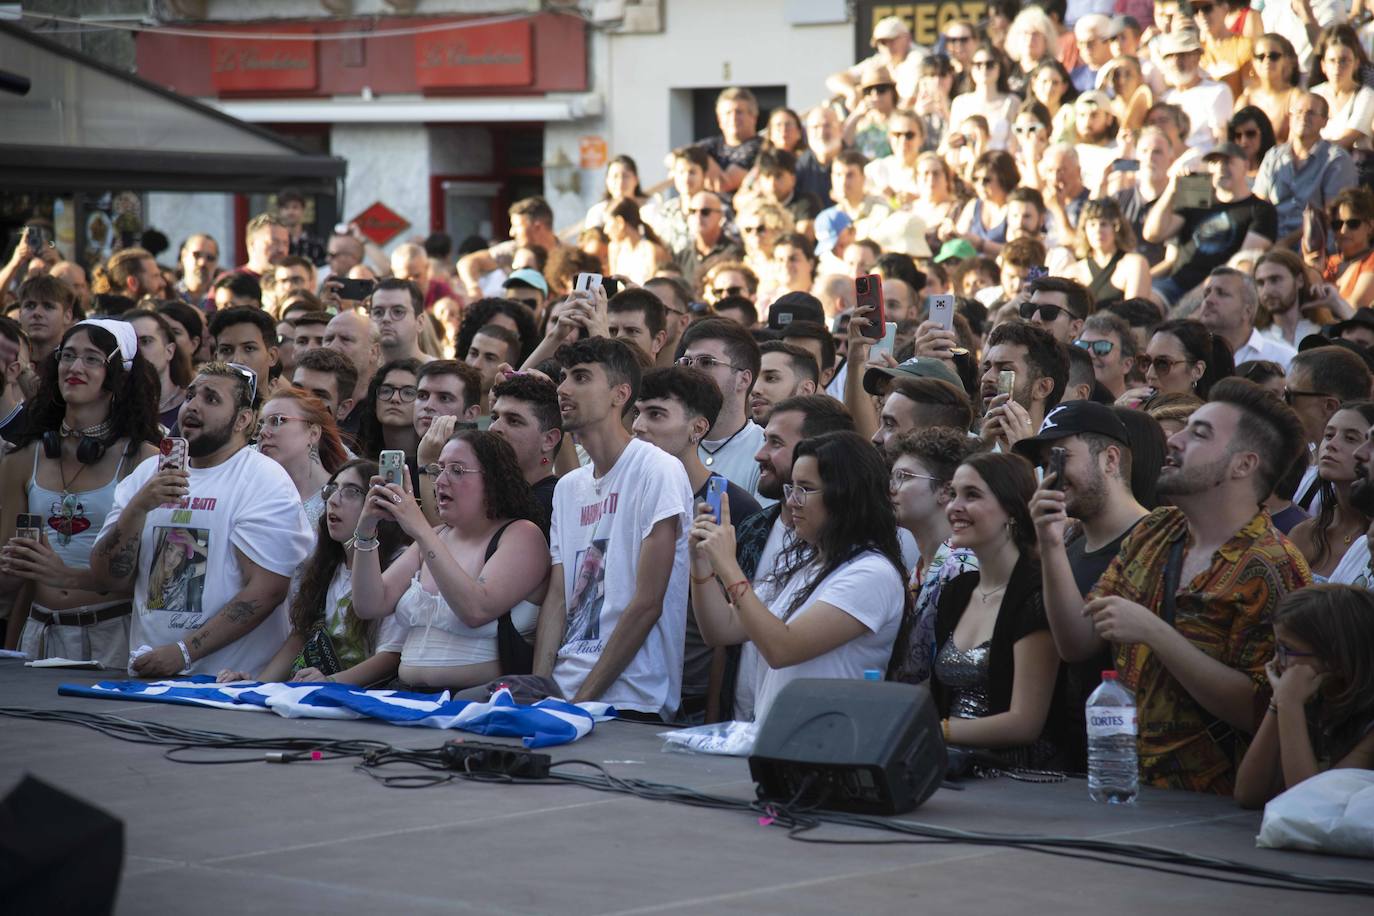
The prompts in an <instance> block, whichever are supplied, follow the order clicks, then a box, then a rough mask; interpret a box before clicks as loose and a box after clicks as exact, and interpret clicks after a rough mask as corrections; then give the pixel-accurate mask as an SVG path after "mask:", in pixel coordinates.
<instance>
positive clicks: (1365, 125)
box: [1312, 83, 1374, 150]
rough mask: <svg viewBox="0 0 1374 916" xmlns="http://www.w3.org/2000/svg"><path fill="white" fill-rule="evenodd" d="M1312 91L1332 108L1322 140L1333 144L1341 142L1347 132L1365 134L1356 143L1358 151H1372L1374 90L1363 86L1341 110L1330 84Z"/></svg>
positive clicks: (1316, 87)
mask: <svg viewBox="0 0 1374 916" xmlns="http://www.w3.org/2000/svg"><path fill="white" fill-rule="evenodd" d="M1312 91H1313V92H1315V93H1316V94H1317V95H1319V96H1321V97H1322V98H1324V99H1326V103H1327V105H1328V106H1330V108H1331V116H1330V118H1328V119H1327V122H1326V126H1325V127H1323V128H1322V139H1323V140H1330V141H1332V142H1333V143H1334V142H1335V141H1336V140H1339V139H1340V138H1341V137H1342V136H1343V135H1344V134H1345V132H1346V131H1350V130H1354V131H1359V132H1360V133H1362V134H1364V136H1363V137H1361V138H1360V139H1359V140H1357V141H1355V148H1356V149H1366V150H1367V149H1370V148H1371V145H1372V144H1371V143H1370V136H1371V134H1374V89H1370V88H1369V87H1368V86H1361V87H1360V88H1359V90H1358V91H1357V92H1356V93H1355V94H1354V95H1353V96H1351V98H1350V101H1348V102H1346V103H1345V104H1344V105H1342V106H1340V107H1339V108H1338V107H1336V100H1335V98H1334V96H1335V95H1336V93H1335V90H1333V89H1332V87H1331V84H1330V83H1322V84H1321V85H1319V86H1313V87H1312Z"/></svg>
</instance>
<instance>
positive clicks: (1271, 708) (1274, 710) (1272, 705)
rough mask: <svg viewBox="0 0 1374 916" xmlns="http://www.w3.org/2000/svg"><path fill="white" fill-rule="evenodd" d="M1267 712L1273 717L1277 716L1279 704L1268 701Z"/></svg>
mask: <svg viewBox="0 0 1374 916" xmlns="http://www.w3.org/2000/svg"><path fill="white" fill-rule="evenodd" d="M1269 711H1270V712H1272V713H1273V714H1274V715H1276V716H1277V715H1278V714H1279V704H1278V703H1275V702H1274V701H1273V700H1270V701H1269Z"/></svg>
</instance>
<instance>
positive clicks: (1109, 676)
mask: <svg viewBox="0 0 1374 916" xmlns="http://www.w3.org/2000/svg"><path fill="white" fill-rule="evenodd" d="M1102 680H1104V681H1114V680H1116V669H1112V670H1111V671H1103V672H1102Z"/></svg>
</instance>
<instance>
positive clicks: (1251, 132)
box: [1234, 127, 1260, 140]
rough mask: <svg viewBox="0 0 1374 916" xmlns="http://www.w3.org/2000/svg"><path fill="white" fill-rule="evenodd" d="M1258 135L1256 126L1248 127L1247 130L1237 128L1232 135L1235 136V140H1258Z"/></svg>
mask: <svg viewBox="0 0 1374 916" xmlns="http://www.w3.org/2000/svg"><path fill="white" fill-rule="evenodd" d="M1259 135H1260V132H1259V128H1257V127H1251V128H1249V129H1248V130H1238V131H1236V132H1235V137H1234V138H1235V139H1236V140H1258V139H1259Z"/></svg>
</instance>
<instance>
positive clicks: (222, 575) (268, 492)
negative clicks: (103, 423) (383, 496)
mask: <svg viewBox="0 0 1374 916" xmlns="http://www.w3.org/2000/svg"><path fill="white" fill-rule="evenodd" d="M157 465H158V458H157V456H154V457H152V458H149V459H147V460H146V461H144V462H143V463H141V464H140V465H139V466H138V467H137V468H135V469H134V471H133V473H132V474H130V475H129V476H128V477H126V478H124V479H123V480H122V481H120V483H119V486H118V487H116V488H115V498H114V506H113V507H112V508H111V509H110V513H109V515H107V516H105V526H104V527H103V528H102V529H101V531H100V534H101V537H104V536H105V535H106V534H108V533H109V532H110V531H112V530H113V529H114V526H115V525H116V524H118V522H119V517H120V515H122V514H123V511H124V507H125V506H126V505H128V503H129V501H130V500H131V499H133V498H134V496H135V495H137V493H138V491H139V490H140V489H142V487H143V485H144V484H145V483H147V482H148V480H149V479H150V478H152V476H153V475H154V474H156V473H157ZM190 474H191V480H190V488H191V492H190V494H189V495H188V496H187V497H186V498H185V499H183V500H182V503H181V505H180V506H177V507H168V508H158V509H154V510H153V511H152V512H149V513H148V516H147V519H146V520H145V521H144V524H143V537H142V539H141V540H140V542H139V554H138V571H137V573H136V579H135V585H134V615H133V624H132V628H131V630H130V633H129V644H130V645H131V646H141V645H149V646H153V647H157V646H164V645H167V644H168V643H175V642H177V641H178V640H185V639H190V637H191V635H192V634H193V633H194V632H195V631H196V630H198V629H200V627H202V626H204V625H205V622H206V621H208V620H210V619H211V618H212V617H214V616H215V615H216V614H218V613H219V612H220V609H221V608H223V607H224V605H225V604H227V603H228V602H229V600H230V599H231V598H233V597H234V595H235V594H237V593H238V591H239V589H241V588H242V587H243V585H244V577H243V571H242V570H241V569H240V568H239V564H238V560H237V558H236V557H235V555H234V548H238V549H239V550H240V551H242V552H243V554H244V555H245V556H247V557H248V559H250V560H252V561H253V562H254V563H256V564H258V565H259V566H261V567H262V568H264V569H266V570H268V571H269V572H273V573H276V574H277V575H279V576H287V577H290V576H291V574H292V573H294V572H295V570H296V567H297V566H298V565H300V563H301V562H302V561H303V560H305V558H306V557H307V556H308V555H309V553H310V551H311V550H312V549H313V548H314V546H315V532H314V530H313V529H311V527H310V525H309V523H308V522H307V521H306V517H305V510H304V509H303V508H302V507H301V498H300V495H299V494H298V493H297V492H296V486H295V484H293V483H292V482H291V478H290V477H289V476H287V473H286V471H284V470H282V467H281V465H279V464H277V463H276V462H275V461H273V460H272V459H271V458H265V457H263V456H262V455H261V454H259V453H258V452H256V451H254V450H252V449H248V448H245V449H240V450H239V451H238V452H236V453H235V454H234V456H233V457H232V458H230V459H229V460H228V461H226V462H224V463H223V464H221V465H218V466H217V467H213V468H194V467H193V468H190ZM290 629H291V625H290V621H289V619H288V617H287V611H286V605H285V603H283V604H282V605H281V606H279V607H277V608H276V609H274V610H273V611H272V613H271V614H270V615H268V617H267V618H266V619H265V620H263V621H262V623H260V624H258V626H256V627H254V628H253V629H252V630H250V631H249V632H248V633H246V634H245V635H244V636H242V637H240V638H239V639H237V640H235V641H234V642H232V643H230V644H229V645H227V646H225V647H223V648H222V649H219V650H217V651H215V652H211V653H210V654H209V655H206V656H203V657H201V658H198V659H196V660H195V662H193V663H192V665H191V671H192V673H194V674H215V673H217V672H219V671H221V670H222V669H225V668H227V669H229V670H230V671H259V670H261V669H262V668H263V666H264V665H266V664H267V662H268V661H270V660H271V658H272V656H273V655H274V654H275V653H276V651H277V650H278V649H280V648H281V645H282V642H283V641H285V639H286V636H287V634H288V633H289V632H290Z"/></svg>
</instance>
